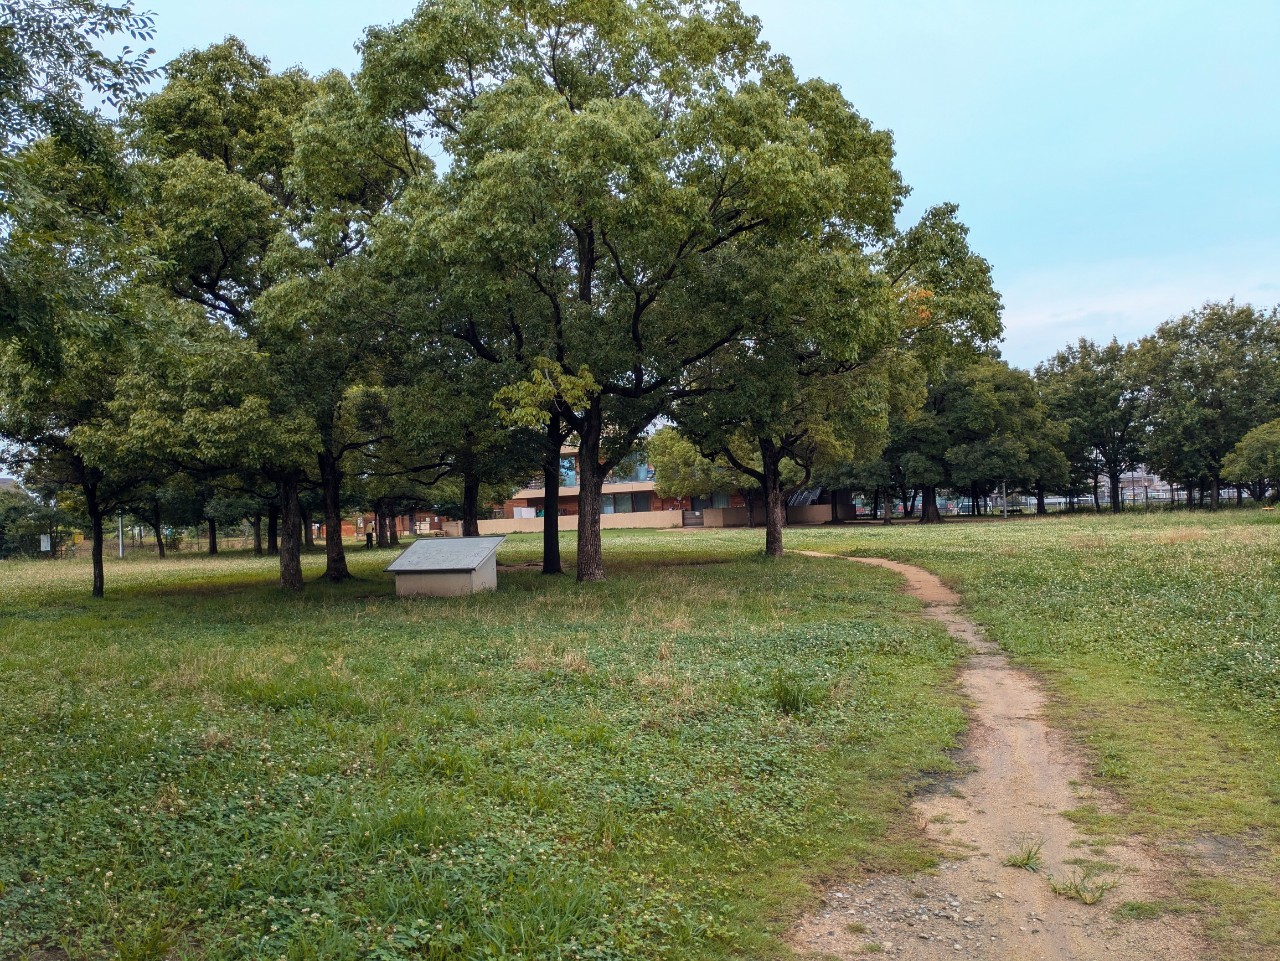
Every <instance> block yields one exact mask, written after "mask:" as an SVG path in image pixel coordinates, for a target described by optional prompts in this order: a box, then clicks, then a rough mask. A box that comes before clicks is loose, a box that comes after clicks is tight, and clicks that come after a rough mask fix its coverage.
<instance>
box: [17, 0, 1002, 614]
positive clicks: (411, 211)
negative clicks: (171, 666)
mask: <svg viewBox="0 0 1280 961" xmlns="http://www.w3.org/2000/svg"><path fill="white" fill-rule="evenodd" d="M19 6H20V7H21V8H22V9H23V10H24V11H28V12H31V11H35V12H37V13H38V12H39V11H40V10H41V9H42V6H45V5H42V4H40V3H36V2H32V3H26V4H21V5H19ZM55 7H56V5H53V6H52V7H50V9H53V8H55ZM56 8H57V9H61V8H60V7H56ZM81 8H83V9H81ZM77 10H79V11H80V12H81V13H86V12H94V13H95V16H96V19H95V18H94V17H86V18H78V17H70V18H58V17H41V16H37V15H36V13H31V15H30V16H29V17H27V19H26V20H23V19H19V20H18V21H17V22H16V25H15V28H14V29H13V31H11V33H9V34H5V35H4V39H3V41H0V42H3V43H4V44H5V49H4V51H3V53H4V55H5V57H7V58H8V59H7V60H6V61H5V62H6V64H8V66H6V68H5V71H4V72H3V79H4V82H6V83H8V84H9V86H10V87H11V88H12V89H11V90H9V91H8V93H11V94H12V95H13V97H14V102H15V103H19V104H20V105H21V109H18V110H16V111H14V112H11V113H10V114H7V115H6V117H5V120H6V126H5V146H4V154H3V166H0V177H3V183H4V187H5V198H6V199H5V206H4V209H3V211H2V215H3V218H4V223H5V230H4V232H3V235H2V236H0V285H2V287H3V293H4V307H3V311H2V312H0V436H3V438H4V439H5V441H6V442H7V444H8V447H7V450H8V454H7V457H8V459H9V461H10V463H11V464H15V465H17V467H18V468H19V469H20V470H21V472H22V474H23V477H24V479H25V480H26V481H27V482H28V483H29V484H32V485H35V484H39V483H43V484H52V485H56V486H57V487H58V488H59V489H60V490H63V491H70V490H72V489H74V490H75V491H77V492H78V494H77V500H78V505H77V506H78V509H81V510H83V512H84V513H85V515H86V516H87V517H88V519H89V524H90V526H91V528H92V532H91V533H92V541H93V545H94V548H93V549H94V593H95V594H98V595H101V593H102V591H103V576H104V575H103V566H102V556H101V555H102V544H103V533H104V518H106V517H108V516H110V515H111V514H113V513H114V512H115V511H117V510H127V511H129V512H131V513H133V514H136V515H137V516H138V517H140V518H143V519H146V520H148V521H149V522H151V523H152V524H153V525H154V526H155V527H156V529H157V530H159V529H160V527H161V526H162V525H163V524H164V523H165V522H166V519H169V520H172V519H174V518H178V517H182V516H186V517H190V516H191V515H192V510H191V508H192V503H191V499H192V498H193V497H194V498H196V499H197V500H199V501H200V504H199V507H198V508H196V510H198V511H199V515H198V516H201V517H203V518H204V519H205V522H206V523H212V524H213V525H216V524H217V523H218V522H220V521H224V520H225V519H227V518H229V517H247V518H249V519H250V520H251V521H252V523H253V524H254V525H255V529H258V528H259V527H260V525H261V524H262V521H263V518H265V519H266V522H267V524H268V527H269V529H275V530H276V532H277V534H278V551H279V556H280V577H281V583H282V585H283V586H284V587H285V588H287V589H290V590H298V589H301V588H302V586H303V581H302V570H301V563H300V551H301V547H302V542H303V539H304V537H305V536H306V534H305V533H304V531H305V532H309V531H310V525H304V524H303V523H302V515H303V513H304V505H305V504H306V503H307V502H308V500H309V499H311V500H313V501H314V504H315V510H316V511H317V514H318V515H319V516H322V517H323V520H324V523H325V526H326V529H327V531H329V532H335V531H337V530H340V525H341V521H342V515H343V512H344V511H345V510H348V509H349V508H350V507H351V506H353V505H356V504H359V505H362V506H365V507H371V506H376V507H378V509H379V512H380V513H385V511H387V510H390V509H392V506H393V505H399V504H405V503H408V504H413V503H424V504H431V503H439V502H440V500H442V499H453V500H456V501H457V502H458V503H459V504H460V505H461V508H462V511H461V512H462V514H463V518H464V527H465V529H466V530H467V531H468V532H474V530H475V521H476V518H477V517H478V514H479V511H480V509H481V505H483V504H484V502H485V501H486V500H487V499H489V498H491V497H493V496H495V495H501V494H502V493H503V492H504V491H507V490H510V489H511V488H512V486H513V485H514V484H515V483H518V482H519V481H523V480H526V479H527V478H528V476H529V475H530V474H531V473H534V472H537V471H541V472H542V473H543V474H544V477H545V479H546V481H547V488H548V494H549V495H550V496H549V498H548V505H547V509H546V511H545V515H546V522H545V539H544V546H545V550H544V565H543V569H544V570H545V571H546V572H547V573H558V572H559V571H560V570H561V562H560V557H559V538H558V530H557V516H558V510H557V505H556V503H555V501H556V496H555V493H554V492H555V491H557V490H558V482H559V467H560V452H561V448H562V445H564V444H565V443H572V444H574V445H576V446H578V447H579V449H580V452H581V456H580V465H581V467H580V470H581V483H580V489H581V494H580V497H579V504H578V513H579V518H580V523H579V529H578V551H577V555H578V557H577V576H578V577H579V579H581V580H596V579H599V578H602V577H603V576H604V562H603V557H602V554H601V543H600V514H601V502H602V484H603V482H604V479H605V477H606V475H607V474H608V473H609V471H610V470H611V469H613V468H614V467H615V466H617V465H618V464H620V463H621V462H622V461H623V460H624V458H626V457H627V456H628V455H630V454H632V452H633V451H634V450H635V448H636V445H637V443H638V441H640V439H641V438H642V437H643V435H644V434H645V433H646V431H647V430H648V429H649V428H650V426H651V425H652V424H653V423H654V422H655V421H657V420H659V419H662V418H667V419H674V420H676V421H678V422H679V423H680V424H681V425H682V428H683V429H684V430H686V431H687V432H688V433H689V435H690V436H696V437H697V439H698V443H699V444H700V445H701V446H702V447H703V448H706V449H711V448H712V447H716V448H717V449H723V450H724V451H725V456H726V457H727V458H729V459H730V463H733V464H735V465H736V469H739V470H741V471H744V472H746V473H748V474H750V475H751V476H753V477H754V478H755V479H756V480H757V481H758V482H759V484H760V486H761V487H762V489H763V490H764V492H765V498H766V501H767V504H768V519H769V533H768V538H767V540H768V550H769V552H770V553H780V552H781V526H782V504H783V501H782V496H783V491H784V490H785V488H786V486H787V484H788V482H789V481H788V478H789V477H790V476H791V473H792V472H793V471H794V470H796V469H801V470H802V471H804V472H807V471H808V470H809V469H810V465H814V466H816V465H819V464H821V465H834V464H837V463H848V462H850V461H851V460H855V459H865V458H869V457H874V456H875V455H877V454H878V453H879V452H880V450H881V449H882V448H883V446H884V444H885V443H886V442H887V440H888V439H889V434H890V427H891V424H892V423H893V422H894V419H895V418H897V417H901V416H906V414H907V412H908V411H909V410H911V409H914V408H916V407H918V406H919V404H920V401H921V399H922V398H923V397H924V395H925V392H926V388H927V385H928V384H930V383H932V382H934V381H936V380H938V379H939V378H941V377H942V376H943V375H944V372H945V371H947V370H949V369H952V368H953V367H954V366H955V365H956V364H958V363H961V362H962V361H963V360H965V359H966V358H969V357H972V356H976V355H977V354H979V353H980V352H981V351H983V350H985V349H989V348H990V346H991V345H992V344H993V343H994V342H995V340H996V339H997V338H998V336H999V334H1000V330H1001V328H1000V322H999V309H1000V305H999V299H998V297H997V296H996V294H995V293H994V291H993V289H992V286H991V280H990V271H989V268H988V265H987V264H986V262H985V261H984V260H982V258H981V257H979V256H977V255H976V254H974V253H972V252H971V251H970V250H969V248H968V245H967V240H966V231H965V228H964V227H963V225H962V224H961V223H960V222H959V221H958V220H957V219H956V216H955V214H956V211H955V209H954V208H953V207H950V206H942V207H938V208H935V209H933V210H930V211H929V212H928V213H927V214H926V215H925V216H924V217H923V218H922V220H921V221H920V222H919V223H917V224H914V225H912V226H910V227H908V228H906V229H902V228H900V227H899V225H898V223H897V215H898V212H899V209H900V207H901V203H902V199H903V197H904V196H905V194H906V192H907V188H906V186H905V185H904V184H903V182H902V180H901V177H900V176H899V174H898V172H897V171H896V170H895V168H894V166H893V144H892V139H891V137H890V135H889V134H888V133H887V132H885V131H878V130H875V129H873V128H872V126H871V125H870V124H869V123H867V121H866V120H864V119H863V118H862V117H861V116H859V115H858V113H857V112H856V111H855V110H854V108H853V107H852V106H851V105H850V103H849V102H848V101H847V100H846V99H845V98H844V96H843V95H842V94H841V92H840V90H839V89H838V88H837V87H836V86H834V85H832V84H829V83H826V82H823V81H820V80H809V81H803V80H800V79H799V78H797V77H796V76H795V74H794V72H793V70H792V68H791V65H790V63H789V62H788V61H787V60H786V58H784V57H781V56H778V55H776V54H774V53H773V52H771V51H770V50H769V49H768V47H767V46H766V45H765V44H764V43H763V42H762V41H761V40H760V25H759V23H758V22H757V21H756V20H755V19H754V18H751V17H748V16H746V15H745V14H743V12H742V11H741V10H740V9H739V7H738V6H737V5H736V4H735V3H732V2H728V0H723V2H721V0H713V2H707V3H699V4H691V5H673V4H670V3H668V2H665V0H628V2H624V3H613V2H609V3H605V2H588V3H583V4H571V5H566V4H563V3H558V2H553V0H534V2H532V3H526V4H521V5H519V7H518V9H517V8H515V7H512V6H511V5H510V4H507V3H505V2H500V0H431V2H427V3H424V4H423V5H421V6H420V7H419V9H418V11H417V12H416V13H415V14H414V16H413V17H411V18H410V19H409V20H407V21H405V22H404V23H401V24H399V25H397V26H394V27H390V28H385V29H382V28H379V29H371V30H370V31H368V33H367V34H366V36H365V38H364V41H363V44H362V47H361V49H362V53H363V64H362V66H361V69H360V71H359V72H358V73H357V74H356V75H355V76H350V77H349V76H345V75H343V74H341V73H338V72H332V73H329V74H325V75H323V76H319V77H313V76H309V75H307V74H305V73H303V72H301V71H298V70H288V71H285V72H283V73H277V72H273V71H272V70H271V69H270V68H269V65H268V64H267V63H266V61H264V60H262V59H261V58H259V57H256V56H254V55H253V54H252V53H250V52H249V51H248V50H247V49H246V48H245V47H244V45H243V44H241V43H240V42H239V41H236V40H234V39H228V40H227V41H225V42H223V43H220V44H216V45H214V46H212V47H210V48H208V49H205V50H196V51H190V52H187V53H185V54H183V55H182V56H180V57H179V58H177V59H176V60H175V61H174V62H172V63H171V64H169V65H168V66H167V68H166V70H165V82H164V85H163V87H162V88H161V89H159V90H158V91H157V92H155V93H152V94H150V95H147V96H134V94H136V93H138V91H140V89H141V87H142V85H143V84H144V83H145V81H146V80H147V79H149V77H150V75H151V74H152V73H153V71H152V69H151V68H150V67H149V65H148V64H147V63H146V59H145V55H144V56H143V57H141V58H139V57H137V56H134V55H131V54H124V55H122V56H120V57H117V58H112V57H109V56H107V55H105V54H102V53H99V52H98V50H97V47H96V46H95V43H96V41H98V40H99V39H100V38H101V37H102V36H103V35H104V34H109V33H112V32H119V31H125V32H132V33H135V34H138V35H140V36H142V37H144V38H145V37H146V36H147V35H148V33H149V30H150V28H151V25H150V23H149V21H148V20H146V19H145V18H139V17H137V16H136V15H135V14H133V12H132V10H131V8H130V6H129V4H124V5H123V6H119V5H118V6H106V5H98V4H95V3H93V2H90V0H80V2H79V3H78V6H77ZM49 78H58V79H59V82H58V83H51V82H50V79H49ZM81 79H88V80H89V81H90V84H91V85H95V86H98V87H100V88H101V89H104V90H105V91H107V92H108V93H109V94H111V96H112V97H113V98H114V99H115V100H117V101H119V103H120V104H121V106H122V110H121V116H120V119H119V121H117V122H107V121H106V120H104V119H103V118H102V117H101V116H98V115H96V114H94V113H91V112H89V111H86V110H84V109H83V108H82V107H81V106H80V105H79V104H78V102H77V101H76V97H75V94H76V92H77V91H76V90H75V88H76V85H77V83H78V81H79V80H81ZM797 465H804V466H803V468H798V467H797ZM442 485H443V486H442ZM325 550H326V569H325V577H326V578H327V579H329V580H331V581H340V580H343V579H345V578H347V577H348V576H349V573H348V570H347V565H346V558H345V555H344V551H343V545H342V541H341V538H340V537H335V536H330V537H327V538H326V544H325Z"/></svg>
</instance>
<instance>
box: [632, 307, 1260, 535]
mask: <svg viewBox="0 0 1280 961" xmlns="http://www.w3.org/2000/svg"><path fill="white" fill-rule="evenodd" d="M1278 412H1280V309H1278V308H1270V309H1265V310H1264V309H1258V308H1255V307H1252V306H1250V305H1247V304H1245V305H1240V304H1236V303H1234V302H1231V301H1228V302H1226V303H1208V304H1205V305H1204V306H1203V307H1201V308H1199V309H1196V310H1193V311H1191V312H1189V313H1187V314H1186V315H1184V316H1182V317H1179V318H1177V319H1175V320H1170V321H1168V322H1166V323H1163V324H1161V325H1160V326H1159V327H1158V328H1157V329H1156V330H1155V331H1154V332H1153V333H1152V334H1151V335H1149V336H1147V337H1143V338H1141V339H1140V340H1138V341H1136V342H1134V343H1129V344H1121V343H1120V342H1119V341H1118V340H1115V339H1113V340H1112V341H1111V342H1109V343H1106V344H1102V345H1100V344H1097V343H1095V342H1094V341H1092V340H1089V339H1087V338H1082V339H1080V340H1079V341H1078V342H1077V343H1075V344H1072V345H1069V346H1067V347H1065V348H1064V349H1062V350H1060V351H1058V352H1057V353H1056V354H1054V355H1053V356H1052V357H1051V358H1049V359H1048V360H1046V361H1044V362H1043V363H1041V364H1039V365H1037V366H1036V368H1035V370H1034V371H1032V372H1028V371H1023V370H1019V369H1017V368H1014V367H1011V366H1010V365H1009V364H1007V363H1006V362H1005V361H1004V360H1002V359H1001V358H1000V357H999V356H998V354H996V353H995V352H979V353H978V354H976V355H974V356H972V357H970V358H969V359H968V360H967V361H966V362H962V363H953V364H951V365H950V366H948V367H947V368H946V369H945V370H944V371H942V373H941V376H939V377H937V378H933V379H930V380H929V381H928V383H927V384H926V388H925V393H924V399H923V403H922V404H920V405H918V406H912V405H908V406H905V407H901V408H899V410H898V413H897V414H896V415H895V416H893V417H892V418H891V423H890V426H889V431H888V441H887V443H886V444H884V445H883V446H881V447H879V448H877V450H876V451H875V453H874V454H873V455H872V456H870V457H866V458H861V459H859V458H852V459H850V458H846V457H836V458H834V459H833V458H830V457H827V456H826V454H825V452H824V450H823V448H822V445H821V444H812V445H811V446H810V447H809V448H808V449H807V450H800V451H797V452H795V454H798V456H795V455H793V457H792V462H791V464H790V465H789V472H788V487H787V490H789V491H793V490H798V489H800V488H801V487H804V486H805V485H807V484H811V483H816V484H821V485H823V486H825V487H828V488H830V489H832V490H833V491H834V490H841V491H848V492H856V493H861V494H864V495H866V496H867V497H868V498H870V499H872V500H873V502H874V503H876V504H877V505H878V504H880V503H883V504H885V505H890V504H892V503H894V502H895V501H897V502H900V503H901V504H902V505H903V508H904V510H903V512H904V514H905V515H906V516H908V517H912V516H918V518H919V520H920V522H921V523H926V524H927V523H937V522H939V521H941V519H942V515H941V512H940V510H939V507H938V497H939V492H940V491H944V490H945V491H948V492H951V493H954V494H959V495H961V496H963V497H965V498H968V499H969V501H970V504H971V505H972V508H973V510H974V511H975V512H978V511H980V510H981V505H982V504H983V503H984V502H986V501H987V500H988V499H989V498H990V497H991V496H992V495H993V494H994V493H995V492H997V491H1001V490H1002V489H1003V490H1007V491H1009V492H1012V493H1015V494H1023V495H1026V496H1029V497H1031V498H1034V500H1035V503H1036V511H1037V513H1041V514H1043V513H1046V512H1047V508H1046V497H1047V496H1049V495H1055V496H1059V497H1063V498H1065V499H1066V501H1067V502H1068V503H1069V504H1071V505H1072V506H1075V505H1076V504H1078V503H1081V502H1084V503H1088V502H1089V501H1092V506H1093V508H1094V509H1095V510H1101V509H1102V505H1103V502H1104V498H1103V496H1102V493H1101V491H1100V490H1099V487H1100V481H1102V482H1104V483H1106V485H1107V486H1108V488H1109V490H1108V491H1107V495H1108V496H1107V497H1106V498H1105V500H1106V502H1107V503H1108V504H1109V507H1110V510H1112V511H1115V512H1118V511H1120V510H1122V505H1123V501H1124V498H1123V494H1122V490H1121V478H1122V477H1123V476H1124V475H1125V474H1128V473H1130V472H1132V471H1135V470H1137V469H1139V468H1140V467H1145V468H1147V469H1148V470H1151V471H1154V472H1155V473H1156V474H1158V475H1160V476H1161V477H1162V478H1163V479H1165V480H1166V481H1167V482H1169V483H1170V484H1172V485H1176V486H1178V487H1180V488H1181V489H1182V491H1183V496H1185V498H1186V500H1185V503H1186V505H1187V506H1188V507H1196V506H1208V507H1211V508H1217V507H1218V505H1219V500H1220V496H1221V492H1222V490H1223V488H1224V486H1226V485H1228V484H1229V485H1231V486H1233V487H1234V488H1235V490H1236V495H1237V499H1238V500H1239V499H1241V498H1243V496H1244V495H1245V493H1246V492H1247V493H1248V496H1249V497H1250V498H1251V499H1252V500H1254V501H1256V502H1262V501H1264V500H1265V499H1266V498H1267V496H1268V492H1269V491H1273V490H1275V489H1276V488H1277V487H1280V445H1278V444H1277V440H1278V439H1280V420H1277V419H1276V418H1275V415H1276V414H1277V413H1278ZM650 450H651V455H652V457H653V459H654V462H655V467H656V470H657V479H658V486H659V490H660V492H662V493H664V494H666V495H669V496H675V495H680V494H707V493H711V492H716V491H726V492H727V491H731V490H742V491H754V490H755V489H756V484H757V482H758V481H759V477H760V475H759V472H757V471H752V470H750V469H745V468H744V465H743V464H742V463H741V461H740V459H739V457H738V456H737V455H736V454H735V450H734V442H733V440H732V439H731V441H730V443H728V444H723V443H720V444H719V446H717V444H710V445H708V444H707V443H706V442H705V435H704V434H703V433H702V432H701V428H700V423H699V422H698V421H696V420H695V421H694V422H693V423H691V424H689V425H686V423H685V422H683V421H680V422H677V424H675V425H674V426H673V427H670V428H668V429H665V430H664V431H661V432H659V434H658V435H657V436H655V438H654V439H653V440H652V441H651V443H650ZM833 496H834V495H833ZM889 516H890V515H889V512H888V509H887V507H886V512H885V517H886V518H888V517H889Z"/></svg>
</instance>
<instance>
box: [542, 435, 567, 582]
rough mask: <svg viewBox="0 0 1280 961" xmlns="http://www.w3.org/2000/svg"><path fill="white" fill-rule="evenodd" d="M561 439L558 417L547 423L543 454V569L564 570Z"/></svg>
mask: <svg viewBox="0 0 1280 961" xmlns="http://www.w3.org/2000/svg"><path fill="white" fill-rule="evenodd" d="M563 442H564V435H563V434H562V433H561V425H560V418H559V417H552V418H551V420H550V421H549V422H548V424H547V438H546V444H547V448H546V450H545V451H544V452H543V456H542V494H543V499H542V573H544V574H563V573H564V567H563V565H562V564H561V562H560V445H561V444H562V443H563Z"/></svg>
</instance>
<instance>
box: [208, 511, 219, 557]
mask: <svg viewBox="0 0 1280 961" xmlns="http://www.w3.org/2000/svg"><path fill="white" fill-rule="evenodd" d="M216 553H218V522H217V521H216V520H214V519H213V518H212V517H210V518H209V556H210V557H212V556H213V555H214V554H216Z"/></svg>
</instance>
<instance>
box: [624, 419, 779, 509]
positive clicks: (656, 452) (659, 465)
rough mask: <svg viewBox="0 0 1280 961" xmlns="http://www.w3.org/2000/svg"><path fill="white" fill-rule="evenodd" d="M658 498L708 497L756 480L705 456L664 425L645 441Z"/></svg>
mask: <svg viewBox="0 0 1280 961" xmlns="http://www.w3.org/2000/svg"><path fill="white" fill-rule="evenodd" d="M645 450H646V451H647V452H648V455H649V461H650V463H652V464H653V471H654V478H653V479H654V488H655V490H656V492H657V494H658V496H659V497H706V496H709V495H711V494H731V493H733V492H734V491H740V490H750V489H751V488H752V487H754V486H755V481H754V480H753V479H752V478H749V477H747V476H746V475H744V474H739V473H738V472H736V471H734V470H731V469H729V468H727V467H725V466H723V465H721V464H717V463H716V462H714V461H712V460H710V459H708V458H706V457H703V456H702V454H700V453H698V449H697V448H696V447H694V445H693V444H692V443H691V442H690V441H689V440H688V439H686V438H685V437H683V436H681V434H680V432H679V431H678V430H676V429H675V428H674V427H664V428H662V429H661V430H659V431H656V432H655V433H654V434H653V436H651V437H649V438H648V439H647V440H646V441H645Z"/></svg>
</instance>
